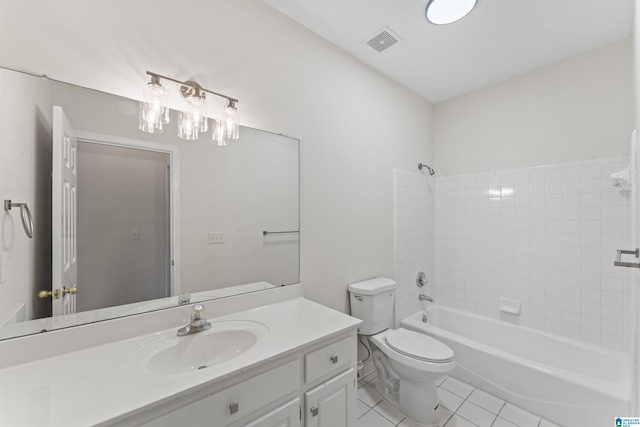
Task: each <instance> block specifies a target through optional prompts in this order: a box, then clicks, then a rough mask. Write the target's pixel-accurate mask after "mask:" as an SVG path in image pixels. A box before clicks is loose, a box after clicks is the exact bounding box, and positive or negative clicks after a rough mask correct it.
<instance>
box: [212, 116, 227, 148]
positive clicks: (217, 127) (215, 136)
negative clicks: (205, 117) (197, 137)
mask: <svg viewBox="0 0 640 427" xmlns="http://www.w3.org/2000/svg"><path fill="white" fill-rule="evenodd" d="M225 130H226V127H225V124H224V123H223V122H222V121H221V120H216V119H214V120H213V129H212V130H211V143H212V144H218V145H219V146H225V145H229V140H228V139H227V138H226V132H225Z"/></svg>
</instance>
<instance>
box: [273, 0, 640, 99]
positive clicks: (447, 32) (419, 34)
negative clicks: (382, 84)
mask: <svg viewBox="0 0 640 427" xmlns="http://www.w3.org/2000/svg"><path fill="white" fill-rule="evenodd" d="M265 1H266V2H267V3H268V4H270V5H271V6H273V7H275V8H276V9H278V10H280V11H281V12H283V13H285V14H286V15H288V16H289V17H291V18H293V19H294V20H296V21H298V22H299V23H300V24H302V25H304V26H305V27H307V28H309V29H310V30H311V31H314V32H315V33H317V34H319V35H320V36H322V37H324V38H325V39H327V40H329V41H331V42H332V43H334V44H335V45H337V46H338V47H340V48H342V49H344V50H345V51H347V52H349V53H351V54H352V55H353V56H355V57H356V58H358V59H359V60H361V61H363V62H364V63H366V64H368V65H370V66H371V67H373V68H375V69H377V70H379V71H380V72H381V73H383V74H385V75H387V76H389V77H390V78H392V79H393V80H395V81H397V82H398V83H400V84H402V85H404V86H405V87H407V88H408V89H410V90H411V91H413V92H415V93H417V94H418V95H420V96H422V97H423V98H425V99H427V100H428V101H430V102H433V103H437V102H441V101H444V100H447V99H449V98H452V97H455V96H458V95H462V94H465V93H467V92H471V91H474V90H477V89H480V88H482V87H486V86H488V85H491V84H494V83H497V82H499V81H502V80H505V79H508V78H511V77H514V76H517V75H519V74H523V73H526V72H528V71H531V70H534V69H537V68H540V67H544V66H546V65H549V64H552V63H554V62H558V61H560V60H562V59H565V58H568V57H571V56H574V55H577V54H579V53H582V52H585V51H588V50H591V49H594V48H597V47H601V46H604V45H607V44H609V43H612V42H615V41H618V40H621V39H623V38H626V37H629V36H630V35H631V28H632V21H633V19H632V17H633V0H479V1H478V5H477V7H476V8H475V9H474V10H473V11H472V12H471V14H469V15H468V16H467V17H465V18H464V19H462V20H460V21H458V22H456V23H453V24H450V25H444V26H434V25H431V24H429V23H428V22H427V21H426V20H425V18H424V8H425V6H426V4H427V0H265ZM384 27H389V28H390V29H391V30H392V31H393V32H394V33H395V34H397V35H398V36H399V37H400V38H401V39H402V42H400V43H398V44H396V45H394V46H392V47H390V48H388V49H387V50H385V51H383V52H382V53H378V52H376V51H375V50H373V49H372V48H370V47H369V46H367V45H366V44H364V42H365V41H367V40H369V39H370V38H371V37H372V36H374V35H376V34H378V33H379V31H380V30H381V29H383V28H384Z"/></svg>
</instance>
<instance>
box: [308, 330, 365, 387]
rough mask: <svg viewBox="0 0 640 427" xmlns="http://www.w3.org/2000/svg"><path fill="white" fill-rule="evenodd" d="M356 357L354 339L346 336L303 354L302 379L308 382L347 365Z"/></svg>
mask: <svg viewBox="0 0 640 427" xmlns="http://www.w3.org/2000/svg"><path fill="white" fill-rule="evenodd" d="M355 357H356V341H355V338H354V337H347V338H344V339H341V340H340V341H336V342H334V343H333V344H329V345H328V346H326V347H323V348H320V349H318V350H315V351H312V352H310V353H307V354H306V355H305V356H304V381H305V382H306V383H307V384H309V383H312V382H313V381H315V380H317V379H318V378H320V377H322V376H324V375H326V374H329V373H331V372H336V371H338V370H340V369H342V368H344V367H346V366H349V365H350V364H351V363H353V361H354V360H355Z"/></svg>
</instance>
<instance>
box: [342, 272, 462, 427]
mask: <svg viewBox="0 0 640 427" xmlns="http://www.w3.org/2000/svg"><path fill="white" fill-rule="evenodd" d="M395 288H396V283H395V282H394V281H393V280H391V279H386V278H382V277H379V278H376V279H371V280H366V281H364V282H358V283H352V284H351V285H349V294H350V297H349V301H350V304H351V315H352V316H354V317H357V318H358V319H361V320H362V322H363V323H362V325H361V326H360V327H359V329H358V333H359V334H360V335H361V336H363V337H367V338H368V342H369V345H370V347H371V352H370V354H371V357H372V358H373V362H374V365H375V368H376V371H377V374H378V375H377V380H376V390H377V391H378V393H379V394H380V396H381V397H382V398H383V399H384V400H385V401H386V402H387V403H389V404H390V405H391V406H393V407H395V408H396V409H398V410H399V411H400V412H402V413H403V414H404V415H405V416H407V417H408V418H410V419H412V420H413V421H415V422H416V423H418V424H421V425H423V426H437V425H438V424H439V423H440V421H441V413H440V405H439V402H438V394H437V392H436V381H437V380H438V379H439V378H442V377H444V376H446V375H448V374H449V373H450V372H451V371H453V368H454V367H455V363H454V361H453V356H454V355H453V350H451V349H450V348H449V347H447V346H446V345H445V344H444V343H442V342H440V341H438V340H436V339H435V338H432V337H429V336H426V335H423V334H420V333H418V332H414V331H409V330H407V329H404V328H400V329H395V330H394V329H391V328H392V327H393V318H394V306H395Z"/></svg>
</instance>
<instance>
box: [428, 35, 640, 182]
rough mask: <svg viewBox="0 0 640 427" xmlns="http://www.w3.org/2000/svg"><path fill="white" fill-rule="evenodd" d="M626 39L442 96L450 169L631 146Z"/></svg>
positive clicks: (584, 156)
mask: <svg viewBox="0 0 640 427" xmlns="http://www.w3.org/2000/svg"><path fill="white" fill-rule="evenodd" d="M631 51H632V50H631V40H630V39H626V40H623V41H620V42H617V43H614V44H611V45H608V46H605V47H603V48H600V49H596V50H593V51H590V52H587V53H584V54H581V55H578V56H575V57H573V58H569V59H567V60H564V61H562V62H559V63H557V64H553V65H550V66H547V67H544V68H541V69H539V70H536V71H532V72H530V73H527V74H524V75H522V76H520V77H516V78H514V79H511V80H507V81H504V82H502V83H499V84H496V85H493V86H490V87H488V88H485V89H481V90H478V91H476V92H473V93H470V94H467V95H464V96H460V97H458V98H454V99H452V100H450V101H447V102H443V103H441V104H438V105H437V106H436V107H435V113H434V122H435V126H434V140H435V141H436V145H435V158H436V168H438V169H439V171H440V172H441V173H443V174H444V175H454V174H463V173H470V172H480V171H490V170H500V169H512V168H518V167H528V166H538V165H545V164H550V163H561V162H569V161H576V160H588V159H597V158H602V157H609V156H617V155H622V154H627V153H628V151H629V135H630V132H631V130H632V129H633V120H632V111H633V103H632V97H631V93H632V55H631Z"/></svg>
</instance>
